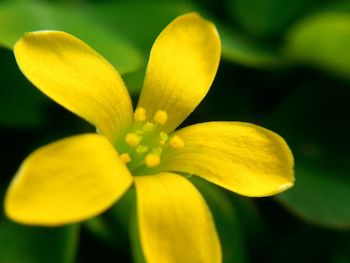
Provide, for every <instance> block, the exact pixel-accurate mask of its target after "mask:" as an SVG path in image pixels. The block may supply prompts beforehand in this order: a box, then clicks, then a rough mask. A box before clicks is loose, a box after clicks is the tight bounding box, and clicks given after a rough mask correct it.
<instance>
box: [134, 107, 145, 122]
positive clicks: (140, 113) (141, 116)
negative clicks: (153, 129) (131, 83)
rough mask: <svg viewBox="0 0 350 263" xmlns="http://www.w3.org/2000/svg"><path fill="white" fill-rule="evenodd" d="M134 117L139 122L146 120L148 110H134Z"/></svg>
mask: <svg viewBox="0 0 350 263" xmlns="http://www.w3.org/2000/svg"><path fill="white" fill-rule="evenodd" d="M134 119H135V121H137V122H142V121H145V120H146V110H145V109H144V108H137V109H136V110H135V112H134Z"/></svg>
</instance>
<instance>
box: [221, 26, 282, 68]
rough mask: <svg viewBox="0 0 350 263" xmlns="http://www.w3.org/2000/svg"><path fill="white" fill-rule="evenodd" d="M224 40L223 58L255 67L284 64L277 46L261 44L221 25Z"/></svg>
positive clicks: (272, 66)
mask: <svg viewBox="0 0 350 263" xmlns="http://www.w3.org/2000/svg"><path fill="white" fill-rule="evenodd" d="M219 33H220V37H221V40H222V58H223V59H226V60H228V61H230V62H234V63H237V64H240V65H244V66H248V67H254V68H265V69H268V68H271V69H273V68H276V67H280V66H283V64H284V61H283V60H282V57H281V55H280V54H279V53H280V52H279V51H278V49H277V48H275V47H268V46H263V45H259V44H257V43H256V41H255V42H253V41H252V40H250V39H249V38H247V37H244V36H243V35H242V34H238V33H237V32H234V31H233V30H227V29H226V28H224V27H222V26H219Z"/></svg>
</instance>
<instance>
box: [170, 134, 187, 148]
mask: <svg viewBox="0 0 350 263" xmlns="http://www.w3.org/2000/svg"><path fill="white" fill-rule="evenodd" d="M169 143H170V146H171V147H172V148H174V149H181V148H183V147H184V146H185V143H184V141H183V140H182V139H181V138H180V137H179V136H176V135H175V136H173V137H172V138H171V139H170V141H169Z"/></svg>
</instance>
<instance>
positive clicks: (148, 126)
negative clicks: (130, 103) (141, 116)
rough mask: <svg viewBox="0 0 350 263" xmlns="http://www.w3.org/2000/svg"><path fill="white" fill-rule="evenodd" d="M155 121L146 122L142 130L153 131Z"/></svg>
mask: <svg viewBox="0 0 350 263" xmlns="http://www.w3.org/2000/svg"><path fill="white" fill-rule="evenodd" d="M153 128H154V123H152V122H146V123H145V125H143V126H142V130H143V131H144V132H151V131H153Z"/></svg>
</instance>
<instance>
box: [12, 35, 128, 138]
mask: <svg viewBox="0 0 350 263" xmlns="http://www.w3.org/2000/svg"><path fill="white" fill-rule="evenodd" d="M14 52H15V56H16V60H17V63H18V65H19V67H20V69H21V70H22V72H23V74H24V75H25V76H26V77H27V78H28V79H29V80H30V81H31V82H32V83H33V84H34V85H35V86H37V87H38V88H39V89H40V90H41V91H42V92H43V93H45V94H46V95H47V96H49V97H50V98H51V99H53V100H54V101H56V102H57V103H59V104H61V105H62V106H64V107H66V108H67V109H68V110H70V111H72V112H74V113H75V114H77V115H79V116H80V117H82V118H84V119H86V120H87V121H89V122H91V123H92V124H93V125H95V126H96V127H97V128H98V129H99V130H100V131H101V132H102V133H103V134H104V135H106V136H107V137H108V138H109V139H110V140H115V139H116V137H117V136H118V133H119V132H120V131H121V129H122V128H123V127H125V126H126V125H128V124H129V123H130V121H131V120H132V104H131V100H130V97H129V95H128V92H127V90H126V88H125V86H124V83H123V81H122V79H121V77H120V76H119V74H118V72H117V71H116V70H115V69H114V68H113V66H112V65H110V64H109V63H108V62H107V61H106V60H105V59H104V58H103V57H101V56H100V55H99V54H98V53H96V52H95V51H94V50H93V49H92V48H90V47H89V46H88V45H86V44H85V43H84V42H82V41H81V40H79V39H78V38H76V37H74V36H72V35H69V34H67V33H64V32H57V31H38V32H32V33H27V34H26V35H25V36H24V37H23V38H22V39H21V40H19V41H18V42H17V43H16V45H15V48H14Z"/></svg>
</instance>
